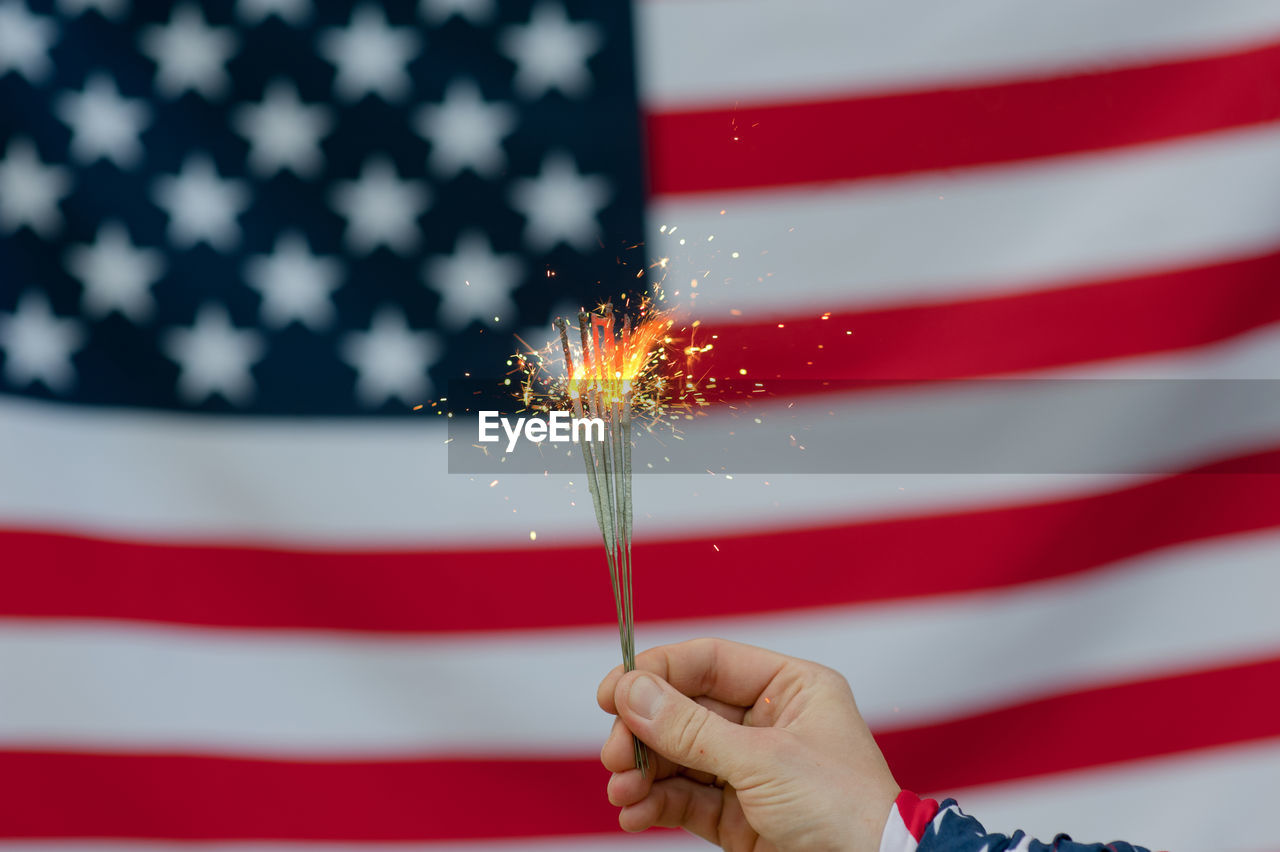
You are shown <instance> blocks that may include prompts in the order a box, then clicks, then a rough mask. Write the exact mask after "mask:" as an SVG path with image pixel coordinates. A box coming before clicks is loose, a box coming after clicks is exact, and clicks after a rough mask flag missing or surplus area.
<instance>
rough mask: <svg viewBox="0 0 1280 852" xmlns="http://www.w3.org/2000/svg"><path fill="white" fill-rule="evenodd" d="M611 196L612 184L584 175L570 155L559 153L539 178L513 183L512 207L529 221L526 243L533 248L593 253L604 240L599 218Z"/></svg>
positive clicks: (546, 162) (552, 155)
mask: <svg viewBox="0 0 1280 852" xmlns="http://www.w3.org/2000/svg"><path fill="white" fill-rule="evenodd" d="M610 195H612V190H611V189H610V188H609V181H608V180H606V179H605V178H603V177H601V176H600V175H584V174H581V173H580V172H579V171H578V169H577V166H575V165H574V162H573V159H572V158H571V157H570V156H569V155H568V154H566V153H564V152H560V151H557V152H552V153H550V154H548V155H547V156H546V158H545V159H544V160H543V161H542V170H541V172H539V174H538V176H537V177H536V178H522V179H520V180H516V181H512V188H511V205H512V206H513V207H514V208H515V209H516V210H518V211H519V212H520V213H521V214H523V215H524V217H525V220H526V222H527V226H526V229H525V234H524V240H525V242H526V243H527V244H528V245H529V246H530V247H532V248H534V249H538V250H546V249H550V248H553V247H554V246H555V245H556V244H558V243H565V244H567V245H570V246H573V247H574V248H576V249H578V250H579V251H589V250H591V249H592V248H594V247H595V245H596V241H597V240H598V239H599V238H600V223H599V222H598V221H597V219H596V217H597V216H599V215H600V211H601V210H603V209H604V207H605V206H606V205H607V204H608V203H609V197H610Z"/></svg>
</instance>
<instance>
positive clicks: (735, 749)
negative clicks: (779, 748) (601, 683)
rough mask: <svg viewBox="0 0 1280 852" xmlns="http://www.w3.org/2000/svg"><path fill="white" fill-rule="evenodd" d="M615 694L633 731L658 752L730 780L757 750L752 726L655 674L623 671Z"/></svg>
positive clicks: (619, 714) (621, 713)
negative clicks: (722, 714) (725, 715)
mask: <svg viewBox="0 0 1280 852" xmlns="http://www.w3.org/2000/svg"><path fill="white" fill-rule="evenodd" d="M613 699H614V704H615V705H616V706H617V708H618V716H619V717H621V719H622V721H623V722H625V723H626V725H627V727H628V728H630V729H631V732H632V733H633V734H635V735H636V736H638V737H639V738H640V739H641V740H643V741H644V742H645V743H646V744H647V745H649V746H651V747H652V748H654V749H655V750H656V751H657V752H658V753H659V754H660V755H662V756H663V757H665V758H667V759H668V760H670V761H673V762H675V763H679V764H681V765H683V766H687V767H689V768H690V769H697V770H701V771H703V772H710V773H711V774H712V775H716V776H718V777H720V778H723V779H725V780H726V781H728V782H729V783H730V784H732V783H734V780H735V779H736V778H737V777H738V776H739V775H740V774H741V773H742V771H743V769H744V768H745V765H744V764H745V761H746V760H748V759H749V756H750V755H751V754H753V753H755V751H756V749H754V748H752V745H751V743H750V735H751V733H752V732H751V731H750V729H748V728H744V727H743V726H741V725H735V724H734V723H732V722H730V721H729V720H728V719H725V718H722V717H720V716H717V715H716V714H715V713H712V712H711V711H710V710H708V709H707V708H705V707H703V706H702V705H701V704H698V703H696V702H695V701H693V700H691V699H690V698H688V697H687V696H685V695H683V694H681V693H680V692H679V691H678V690H676V688H675V687H673V686H671V685H670V684H669V683H667V682H666V681H664V680H662V679H661V678H657V677H654V676H653V675H650V674H646V673H644V672H630V673H628V674H626V675H623V677H622V679H621V680H619V681H618V685H617V686H616V687H615V688H614V693H613Z"/></svg>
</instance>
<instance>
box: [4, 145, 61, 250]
mask: <svg viewBox="0 0 1280 852" xmlns="http://www.w3.org/2000/svg"><path fill="white" fill-rule="evenodd" d="M69 192H71V172H70V171H69V170H68V169H65V168H63V167H62V166H46V165H45V164H44V163H42V162H41V161H40V156H39V154H38V153H37V152H36V146H35V145H34V144H33V143H32V142H31V140H30V139H27V138H26V137H17V136H15V137H13V138H12V139H10V140H9V146H8V147H7V148H6V149H5V153H4V158H3V159H0V234H4V233H12V232H13V231H16V230H17V229H18V228H21V227H22V226H23V225H26V226H27V227H29V228H30V229H31V230H32V231H34V232H35V233H36V234H38V235H39V236H42V237H49V236H52V235H53V233H54V232H56V231H57V230H58V228H60V227H61V226H62V214H61V213H60V212H58V202H59V201H61V200H62V199H63V198H65V197H66V196H67V194H68V193H69Z"/></svg>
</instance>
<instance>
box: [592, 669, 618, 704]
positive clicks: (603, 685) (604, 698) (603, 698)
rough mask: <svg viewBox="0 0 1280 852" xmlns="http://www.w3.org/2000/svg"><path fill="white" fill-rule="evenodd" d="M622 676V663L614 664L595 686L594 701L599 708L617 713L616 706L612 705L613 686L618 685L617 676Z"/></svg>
mask: <svg viewBox="0 0 1280 852" xmlns="http://www.w3.org/2000/svg"><path fill="white" fill-rule="evenodd" d="M620 677H622V664H621V663H619V664H618V665H616V666H614V667H613V669H612V671H610V672H609V673H608V674H607V675H605V676H604V680H602V681H600V685H599V686H597V687H596V703H597V704H599V705H600V709H601V710H603V711H604V712H606V713H612V714H613V715H615V716H616V715H617V714H618V710H617V708H615V707H614V706H613V688H614V687H615V686H617V685H618V678H620Z"/></svg>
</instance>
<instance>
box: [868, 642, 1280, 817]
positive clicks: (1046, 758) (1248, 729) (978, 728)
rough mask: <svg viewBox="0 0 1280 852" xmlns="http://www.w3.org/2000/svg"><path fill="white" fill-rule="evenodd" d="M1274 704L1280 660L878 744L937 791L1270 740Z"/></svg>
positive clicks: (1061, 701) (1111, 691)
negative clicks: (1268, 738)
mask: <svg viewBox="0 0 1280 852" xmlns="http://www.w3.org/2000/svg"><path fill="white" fill-rule="evenodd" d="M1072 627H1073V626H1072V625H1068V626H1066V627H1065V629H1072ZM1076 627H1077V628H1078V629H1081V630H1085V631H1090V630H1100V631H1102V632H1103V633H1104V634H1105V630H1106V627H1105V625H1099V626H1097V627H1096V628H1094V627H1092V626H1090V625H1087V624H1081V625H1078V626H1076ZM1170 629H1177V628H1176V625H1170ZM1277 702H1280V657H1276V658H1272V659H1267V660H1263V661H1260V662H1254V663H1250V664H1246V665H1239V666H1234V667H1230V668H1219V669H1212V670H1207V671H1200V672H1195V673H1191V674H1183V675H1180V676H1176V677H1168V678H1162V679H1156V680H1147V681H1141V682H1134V683H1125V684H1121V685H1118V686H1110V687H1104V688H1100V689H1091V690H1085V691H1082V692H1075V693H1070V694H1064V695H1055V696H1053V697H1051V698H1045V699H1041V700H1038V701H1032V702H1028V703H1025V704H1019V705H1015V706H1010V707H1002V708H1001V709H999V710H995V711H992V712H989V713H982V714H979V715H975V716H969V717H966V718H962V719H956V720H953V721H950V722H945V723H943V724H938V725H930V726H926V727H919V728H910V729H903V730H897V731H890V732H879V733H877V734H876V741H877V742H878V743H879V744H880V748H881V749H882V750H883V751H884V754H885V757H886V758H887V759H888V761H889V765H890V766H891V767H892V768H893V772H894V777H895V778H896V779H897V780H898V783H899V784H901V785H902V786H904V787H908V788H911V789H914V790H928V791H930V792H934V793H937V792H944V791H953V790H956V789H958V788H960V787H971V786H974V785H978V784H988V783H995V782H1000V781H1010V780H1013V779H1016V778H1025V777H1030V776H1033V775H1043V774H1046V773H1049V772H1065V771H1070V770H1076V769H1086V768H1091V767H1097V766H1102V765H1106V764H1111V763H1118V762H1122V761H1127V760H1137V759H1139V758H1146V757H1154V756H1157V755H1162V754H1169V753H1173V752H1178V751H1187V750H1190V749H1199V748H1207V747H1211V746H1220V745H1226V744H1228V743H1233V742H1241V741H1245V740H1255V739H1262V738H1267V737H1273V736H1276V735H1280V713H1276V712H1275V708H1276V705H1277Z"/></svg>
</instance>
